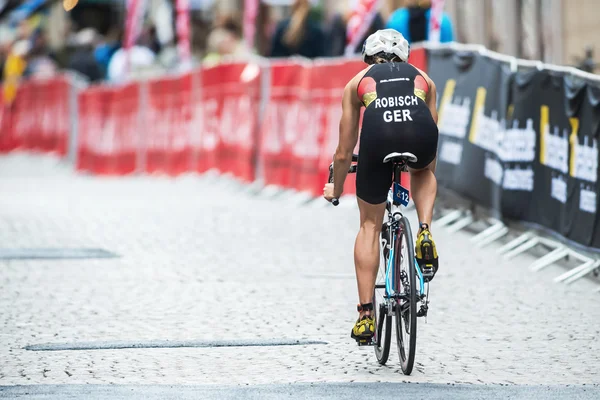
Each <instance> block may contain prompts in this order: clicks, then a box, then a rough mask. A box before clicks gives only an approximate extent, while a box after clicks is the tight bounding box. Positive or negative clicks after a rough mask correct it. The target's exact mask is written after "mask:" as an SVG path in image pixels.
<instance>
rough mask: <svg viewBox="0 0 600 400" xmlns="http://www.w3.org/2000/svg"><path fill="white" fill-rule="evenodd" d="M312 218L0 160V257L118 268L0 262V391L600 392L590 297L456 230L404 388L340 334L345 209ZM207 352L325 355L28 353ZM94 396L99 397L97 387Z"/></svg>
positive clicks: (198, 184)
mask: <svg viewBox="0 0 600 400" xmlns="http://www.w3.org/2000/svg"><path fill="white" fill-rule="evenodd" d="M319 204H320V203H318V204H310V205H306V206H302V207H299V206H297V205H295V204H293V203H292V202H291V201H285V200H284V199H281V198H275V199H268V198H263V197H254V196H251V195H249V194H248V193H247V191H246V190H245V189H244V188H242V187H239V186H233V185H226V184H223V183H218V182H217V183H215V182H214V181H213V180H211V179H208V178H200V177H197V176H186V177H182V178H177V179H168V178H165V177H131V178H94V177H88V176H75V175H73V174H72V173H70V172H69V171H68V169H66V168H64V167H63V166H60V165H56V162H55V161H54V160H53V159H52V158H40V157H38V156H22V155H17V156H9V157H3V158H0V227H1V229H0V248H5V249H23V248H57V249H60V248H93V249H104V250H106V251H109V252H112V253H115V254H117V255H119V256H120V257H119V258H98V259H71V260H60V259H54V260H43V259H32V260H25V259H22V260H0V360H1V361H0V385H33V384H43V385H55V384H67V385H77V384H99V385H105V384H110V385H125V384H129V385H139V384H143V385H148V384H161V385H162V384H166V385H198V384H200V385H258V384H284V385H287V384H290V383H303V382H304V383H306V382H337V383H351V382H365V383H368V382H390V383H401V382H403V381H407V382H412V383H438V384H446V383H454V384H457V383H469V384H534V385H535V384H543V385H549V384H584V383H585V384H592V383H600V362H599V357H598V356H599V355H600V341H599V340H598V339H599V338H600V325H599V323H598V321H600V306H599V303H598V300H599V299H598V295H594V294H592V293H591V289H592V288H593V287H595V284H594V283H592V282H589V281H585V280H582V281H580V282H577V283H576V284H574V285H571V286H565V285H558V284H553V283H552V281H551V278H552V277H554V276H556V275H557V274H558V273H560V272H561V270H560V267H549V268H548V269H546V270H543V271H542V272H540V273H531V272H529V271H528V270H527V268H526V267H527V265H528V264H529V263H531V261H532V258H531V257H529V256H527V255H524V256H520V257H518V258H517V259H515V260H512V261H510V262H506V261H503V260H501V259H499V258H498V257H497V256H496V254H495V253H494V250H495V247H494V246H490V248H486V249H482V250H481V249H477V248H472V247H471V246H470V244H469V242H468V241H467V239H468V237H469V235H468V234H467V233H457V234H448V233H446V232H444V231H443V230H441V229H440V230H435V224H434V231H433V232H434V235H435V237H436V241H437V243H438V246H439V252H440V254H441V260H442V261H441V262H442V264H441V269H440V272H439V274H438V276H437V277H436V279H435V280H434V282H433V283H432V285H431V291H432V292H431V298H432V302H431V311H430V314H429V317H428V320H427V323H425V322H424V321H422V320H419V322H420V325H419V327H418V334H419V336H418V343H417V352H418V353H417V358H416V365H415V370H414V371H413V374H412V375H411V376H410V377H406V376H404V375H402V373H401V371H400V367H399V364H398V361H397V360H398V355H397V352H396V349H395V348H393V349H392V354H391V355H390V361H389V362H388V365H387V366H380V365H378V364H377V363H376V361H375V357H374V354H373V350H372V348H364V347H363V348H358V347H357V346H356V345H355V343H354V342H353V341H352V340H351V338H350V337H349V334H350V328H351V326H352V324H353V322H354V320H355V318H356V311H355V306H356V303H357V296H356V283H355V280H354V275H353V272H354V271H353V269H354V267H353V256H352V246H353V243H354V238H355V235H356V231H357V227H358V218H357V215H358V212H357V209H356V208H355V207H352V206H351V204H349V203H348V202H345V203H344V202H343V203H342V205H340V207H338V208H334V207H320V206H318V205H319ZM410 218H411V221H412V222H413V223H416V218H415V215H414V214H410ZM214 340H221V341H235V340H250V341H254V340H259V341H262V340H266V341H273V340H278V341H280V340H288V341H289V340H308V341H317V342H326V344H307V345H294V346H262V347H247V346H234V347H218V348H206V347H193V348H187V347H175V348H172V347H169V348H121V349H95V350H91V349H82V350H59V351H32V350H25V349H24V348H25V347H26V346H35V345H48V344H50V345H60V346H66V347H67V348H68V347H69V346H71V347H77V345H78V344H81V343H87V344H89V343H96V344H98V343H104V344H106V343H123V342H127V343H130V344H131V343H133V344H136V343H141V342H144V343H148V342H153V341H171V342H185V341H189V342H194V341H214ZM109 347H110V346H109ZM130 347H131V346H130ZM284 387H285V386H284ZM413 387H417V386H416V385H415V386H409V388H413ZM418 387H422V386H421V385H419V386H418ZM436 387H438V386H432V388H436ZM442 387H443V388H445V387H446V386H445V385H444V386H440V388H442ZM469 387H471V388H472V387H473V386H467V388H469ZM348 388H349V387H348V386H340V390H350V389H348ZM382 388H387V389H384V390H389V391H393V390H395V389H394V388H395V386H392V385H386V386H382ZM402 388H403V389H404V388H405V387H404V386H402ZM496 389H497V390H508V389H504V387H496ZM10 390H12V392H10V393H17V392H18V391H22V390H25V389H23V388H16V389H10ZM31 390H38V389H33V388H32V389H31ZM39 390H41V391H38V392H36V393H43V392H44V390H50V389H44V388H42V389H39ZM54 390H65V392H64V393H78V392H77V391H81V390H83V391H84V390H86V389H85V388H78V387H73V386H68V387H66V388H63V389H54ZM98 390H99V391H98V392H97V393H98V396H99V398H102V397H101V396H102V395H103V394H102V393H107V392H106V390H108V389H106V388H104V389H103V388H102V387H99V388H98ZM111 390H114V391H121V393H123V392H122V391H123V390H127V389H125V388H121V389H119V388H115V387H114V386H112V389H111ZM133 390H134V391H135V390H142V389H133ZM143 390H146V389H143ZM147 390H149V392H148V393H152V391H156V390H161V389H157V388H154V389H152V388H150V389H147ZM185 390H188V392H182V393H183V394H182V396H185V395H189V393H191V392H189V391H193V390H195V389H193V388H191V389H185ZM327 390H330V389H327ZM407 390H409V389H407ZM415 390H416V389H415ZM432 390H433V389H432ZM465 390H466V389H465ZM469 390H479V389H469ZM514 390H517V389H514ZM538 390H541V391H543V389H538ZM103 391H104V392H103ZM4 393H7V392H4ZM114 393H117V392H114ZM139 393H142V392H139ZM185 393H188V394H185ZM232 393H233V392H232ZM515 393H516V392H515ZM540 393H541V392H540ZM582 393H583V392H582ZM140 396H141V395H140ZM41 398H45V397H41ZM174 398H176V397H174ZM182 398H185V397H182ZM224 398H226V397H224ZM340 398H341V397H340ZM428 398H431V397H429V395H428ZM468 398H471V397H468ZM481 398H483V397H481ZM507 398H508V397H507ZM581 398H584V397H581Z"/></svg>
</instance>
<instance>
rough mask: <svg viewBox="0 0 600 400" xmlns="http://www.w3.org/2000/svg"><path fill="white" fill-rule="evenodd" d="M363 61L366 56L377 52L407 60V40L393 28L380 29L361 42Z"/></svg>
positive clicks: (408, 46)
mask: <svg viewBox="0 0 600 400" xmlns="http://www.w3.org/2000/svg"><path fill="white" fill-rule="evenodd" d="M362 53H363V61H365V62H366V58H367V57H368V56H374V55H375V54H378V53H386V54H394V55H396V56H397V57H398V58H399V59H400V60H402V61H404V62H407V61H408V55H409V53H410V45H409V44H408V40H406V39H405V38H404V36H402V34H401V33H400V32H398V31H397V30H395V29H380V30H378V31H377V32H375V33H373V34H372V35H370V36H369V37H368V38H367V40H365V43H364V44H363V51H362Z"/></svg>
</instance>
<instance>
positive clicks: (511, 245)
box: [497, 231, 534, 254]
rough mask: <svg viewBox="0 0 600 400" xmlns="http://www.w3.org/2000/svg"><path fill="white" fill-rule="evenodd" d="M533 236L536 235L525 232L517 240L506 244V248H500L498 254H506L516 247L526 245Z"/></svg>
mask: <svg viewBox="0 0 600 400" xmlns="http://www.w3.org/2000/svg"><path fill="white" fill-rule="evenodd" d="M533 235H534V234H533V232H531V231H528V232H525V233H523V234H522V235H521V236H519V237H518V238H515V239H513V240H511V241H510V242H508V243H506V244H505V245H504V246H502V247H500V248H499V249H498V250H497V252H498V253H499V254H502V253H506V252H507V251H510V250H512V249H513V248H514V247H516V246H518V245H519V244H521V243H524V242H525V241H527V240H529V239H531V238H532V237H533Z"/></svg>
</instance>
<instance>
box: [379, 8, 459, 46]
mask: <svg viewBox="0 0 600 400" xmlns="http://www.w3.org/2000/svg"><path fill="white" fill-rule="evenodd" d="M430 14H431V0H412V1H409V3H408V7H403V8H399V9H397V10H396V11H394V12H393V13H392V15H390V18H389V19H388V22H387V25H386V28H392V29H395V30H397V31H398V32H400V33H401V34H402V35H403V36H404V37H405V38H406V40H408V42H409V43H415V42H422V41H425V40H428V39H429V16H430ZM453 40H454V33H453V27H452V21H450V17H449V16H448V14H446V13H445V12H444V13H443V14H442V21H441V27H440V42H441V43H444V42H452V41H453Z"/></svg>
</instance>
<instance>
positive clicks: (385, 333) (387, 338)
mask: <svg viewBox="0 0 600 400" xmlns="http://www.w3.org/2000/svg"><path fill="white" fill-rule="evenodd" d="M384 231H385V230H383V229H382V233H381V234H382V235H383V234H384V233H383V232H384ZM386 239H387V240H388V241H389V238H386ZM380 257H381V259H382V260H383V263H380V266H379V271H378V272H377V280H376V281H375V290H374V293H373V309H374V311H375V321H376V323H377V326H376V327H375V337H374V338H373V339H374V342H375V346H374V347H375V356H376V357H377V361H378V362H379V364H381V365H384V364H385V363H386V362H387V360H388V358H389V355H390V347H391V342H392V316H391V315H389V314H388V313H387V303H386V301H385V271H386V268H387V259H386V257H385V252H384V251H383V247H382V248H381V251H380Z"/></svg>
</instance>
